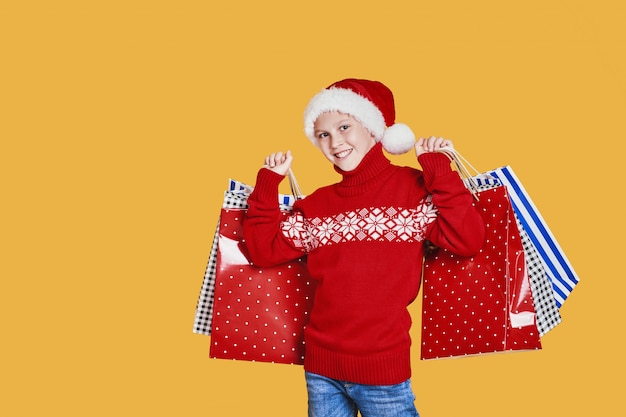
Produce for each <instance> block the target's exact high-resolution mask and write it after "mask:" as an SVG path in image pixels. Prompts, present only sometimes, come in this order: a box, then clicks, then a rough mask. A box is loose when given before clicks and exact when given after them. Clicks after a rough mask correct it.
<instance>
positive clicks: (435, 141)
mask: <svg viewBox="0 0 626 417" xmlns="http://www.w3.org/2000/svg"><path fill="white" fill-rule="evenodd" d="M446 147H450V148H452V147H453V145H452V141H451V140H450V139H445V138H441V137H436V136H431V137H429V138H427V139H424V138H419V139H418V140H417V141H416V142H415V152H416V153H417V155H418V156H419V155H421V154H422V153H426V152H437V151H438V150H440V149H441V148H446Z"/></svg>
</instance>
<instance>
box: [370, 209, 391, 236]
mask: <svg viewBox="0 0 626 417" xmlns="http://www.w3.org/2000/svg"><path fill="white" fill-rule="evenodd" d="M364 220H365V222H366V224H365V227H364V228H365V230H367V232H368V233H369V235H370V236H371V237H372V239H378V238H380V237H381V236H382V234H383V233H384V232H385V231H387V230H388V229H389V227H388V226H387V225H386V224H385V223H386V222H387V221H388V219H387V218H386V217H385V213H383V212H382V211H381V210H379V209H374V210H372V211H371V212H370V214H369V216H368V217H366V218H365V219H364Z"/></svg>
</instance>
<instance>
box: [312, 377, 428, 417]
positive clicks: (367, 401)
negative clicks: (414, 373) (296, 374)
mask: <svg viewBox="0 0 626 417" xmlns="http://www.w3.org/2000/svg"><path fill="white" fill-rule="evenodd" d="M305 378H306V388H307V391H308V394H309V417H356V416H357V413H358V412H361V416H362V417H419V413H418V412H417V410H416V408H415V404H414V401H415V395H414V394H413V389H412V388H411V381H410V380H406V381H404V382H402V383H400V384H397V385H363V384H353V383H350V382H344V381H337V380H335V379H330V378H326V377H324V376H321V375H317V374H313V373H310V372H305Z"/></svg>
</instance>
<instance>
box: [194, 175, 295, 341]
mask: <svg viewBox="0 0 626 417" xmlns="http://www.w3.org/2000/svg"><path fill="white" fill-rule="evenodd" d="M290 178H291V181H292V188H293V190H292V193H293V194H291V195H288V194H279V195H278V202H279V205H280V208H281V210H285V211H289V210H291V207H292V206H293V203H294V202H295V200H296V195H297V196H300V197H301V192H300V191H299V188H298V185H297V182H296V181H295V178H293V176H291V177H290ZM251 192H252V186H250V185H247V184H245V183H243V182H241V181H237V180H234V179H229V180H228V186H227V188H226V191H225V192H224V201H223V203H222V208H240V209H245V208H248V195H249V194H250V193H251ZM219 228H220V221H219V218H218V221H217V226H216V228H215V233H214V235H213V243H212V245H211V249H210V252H209V260H208V262H207V266H206V269H205V272H204V278H203V280H202V286H201V288H200V294H199V295H198V299H197V302H196V310H195V316H194V324H193V333H196V334H201V335H206V336H210V335H211V323H212V319H213V300H214V290H215V272H216V264H217V243H218V240H219Z"/></svg>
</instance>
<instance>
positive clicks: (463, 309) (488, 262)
mask: <svg viewBox="0 0 626 417" xmlns="http://www.w3.org/2000/svg"><path fill="white" fill-rule="evenodd" d="M474 205H475V206H476V207H477V208H478V210H479V211H480V213H481V214H482V216H483V219H484V221H485V227H486V235H485V242H484V244H483V247H482V248H481V250H480V252H479V253H478V254H477V255H476V256H473V257H462V256H457V255H455V254H453V253H451V252H449V251H447V250H445V249H435V250H434V251H433V252H432V253H429V254H427V255H426V256H425V259H424V276H423V280H424V281H423V290H422V291H423V293H422V296H423V301H422V345H421V358H422V359H435V358H445V357H458V356H466V355H477V354H486V353H493V352H503V351H516V350H533V349H541V341H540V337H539V331H538V330H537V322H536V314H535V308H534V305H533V298H532V292H531V288H530V281H529V277H528V274H527V270H526V262H525V259H524V250H523V246H522V241H521V239H520V232H519V229H518V228H517V224H516V221H515V217H514V213H513V209H512V206H511V202H510V200H509V195H508V192H507V189H506V187H504V186H498V187H495V188H491V189H488V190H485V191H480V192H478V193H477V199H476V200H475V201H474Z"/></svg>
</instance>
